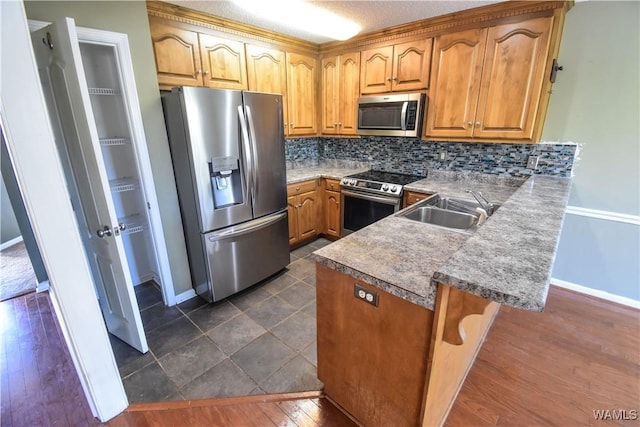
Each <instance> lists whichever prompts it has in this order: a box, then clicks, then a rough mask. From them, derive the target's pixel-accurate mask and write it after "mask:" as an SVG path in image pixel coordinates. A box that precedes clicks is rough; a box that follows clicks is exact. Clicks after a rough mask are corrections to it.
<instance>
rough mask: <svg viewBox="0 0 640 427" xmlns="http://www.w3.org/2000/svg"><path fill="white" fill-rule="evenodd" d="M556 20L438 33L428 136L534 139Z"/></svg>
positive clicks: (540, 19)
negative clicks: (552, 32) (552, 31)
mask: <svg viewBox="0 0 640 427" xmlns="http://www.w3.org/2000/svg"><path fill="white" fill-rule="evenodd" d="M553 19H554V18H553V17H552V16H549V17H543V18H536V19H531V20H526V21H522V22H517V23H511V24H504V25H497V26H494V27H490V28H485V29H474V30H467V31H461V32H457V33H453V34H443V35H441V36H438V37H436V40H435V48H434V70H433V74H432V79H431V94H430V98H431V102H430V104H429V107H428V109H427V125H426V126H425V131H424V136H425V137H428V138H433V137H445V138H468V139H470V138H482V139H493V140H496V139H508V140H531V139H533V136H534V131H535V125H536V119H537V117H536V115H537V113H538V110H539V103H540V100H541V99H542V87H543V84H544V80H545V78H546V73H545V68H546V63H547V57H548V55H549V51H550V44H551V43H550V40H551V29H552V26H553Z"/></svg>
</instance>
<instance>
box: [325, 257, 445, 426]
mask: <svg viewBox="0 0 640 427" xmlns="http://www.w3.org/2000/svg"><path fill="white" fill-rule="evenodd" d="M316 278H317V279H316V292H317V299H316V304H317V310H318V314H317V322H318V378H319V379H320V380H321V381H322V382H323V383H324V386H325V388H324V390H325V393H326V394H327V396H331V399H332V400H334V401H335V402H337V403H339V404H340V406H342V407H343V408H344V409H345V410H346V411H347V412H348V413H349V414H351V415H352V416H353V417H354V418H355V419H356V420H358V421H359V422H360V423H362V425H366V426H416V425H418V423H417V420H418V419H419V418H420V411H421V409H422V404H423V395H424V387H425V382H426V379H427V365H428V355H429V346H430V344H431V328H432V325H433V319H434V313H433V311H429V310H427V309H425V308H423V307H420V306H418V305H416V304H413V303H410V302H408V301H406V300H403V299H401V298H399V297H397V296H395V295H391V294H389V293H386V292H384V291H382V290H380V289H377V288H375V287H373V286H371V285H369V284H367V283H364V282H362V281H360V280H357V279H355V278H353V277H351V276H348V275H346V274H343V273H340V272H338V271H335V270H331V269H329V268H327V267H325V266H322V265H320V264H317V274H316ZM354 286H360V287H361V288H360V289H362V291H363V292H368V293H371V294H372V295H373V294H375V295H376V296H377V306H376V305H373V304H369V303H367V302H366V301H365V300H363V299H360V298H358V297H357V296H356V295H357V294H355V295H354Z"/></svg>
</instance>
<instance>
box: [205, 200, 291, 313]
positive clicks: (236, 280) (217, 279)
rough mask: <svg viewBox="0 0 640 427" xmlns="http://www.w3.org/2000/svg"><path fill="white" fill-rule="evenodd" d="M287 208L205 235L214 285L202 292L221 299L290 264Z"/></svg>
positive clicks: (208, 261)
mask: <svg viewBox="0 0 640 427" xmlns="http://www.w3.org/2000/svg"><path fill="white" fill-rule="evenodd" d="M288 230H289V228H288V223H287V211H283V212H279V213H276V214H272V215H268V216H265V217H262V218H259V219H256V220H253V221H249V222H246V223H243V224H240V225H237V226H233V227H229V228H225V229H223V230H218V231H214V232H211V233H207V234H205V235H204V236H203V239H204V247H205V248H206V262H207V269H208V273H209V279H210V280H209V283H210V288H209V289H208V290H206V291H205V292H202V291H201V290H198V289H196V290H198V293H199V294H200V295H201V296H202V297H203V298H205V299H207V300H209V301H220V300H222V299H224V298H226V297H228V296H230V295H233V294H235V293H236V292H239V291H241V290H243V289H246V288H248V287H249V286H251V285H254V284H256V283H258V282H259V281H261V280H263V279H265V278H267V277H269V276H271V275H272V274H274V273H277V272H278V271H280V270H282V269H283V268H284V267H286V266H287V265H288V264H289V259H290V258H289V239H288V236H289V231H288Z"/></svg>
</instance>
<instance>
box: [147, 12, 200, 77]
mask: <svg viewBox="0 0 640 427" xmlns="http://www.w3.org/2000/svg"><path fill="white" fill-rule="evenodd" d="M150 30H151V44H152V47H153V53H154V55H155V58H156V70H157V71H158V83H159V84H160V86H161V87H163V88H167V89H168V88H172V87H174V86H202V69H201V67H200V49H199V47H198V33H196V32H193V31H187V30H183V29H180V28H175V27H170V26H168V25H163V24H159V23H156V22H154V21H151V23H150Z"/></svg>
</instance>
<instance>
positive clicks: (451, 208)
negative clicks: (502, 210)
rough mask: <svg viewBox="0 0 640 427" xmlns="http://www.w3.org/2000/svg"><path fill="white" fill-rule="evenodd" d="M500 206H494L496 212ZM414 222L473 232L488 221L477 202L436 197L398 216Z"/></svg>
mask: <svg viewBox="0 0 640 427" xmlns="http://www.w3.org/2000/svg"><path fill="white" fill-rule="evenodd" d="M498 207H499V205H494V211H495V209H497V208H498ZM398 216H402V217H405V218H408V219H411V220H414V221H420V222H424V223H427V224H433V225H437V226H440V227H446V228H452V229H456V230H467V231H472V230H473V229H474V228H475V227H477V226H478V225H480V224H482V223H483V222H484V221H485V220H486V219H487V213H486V211H485V210H483V209H482V208H481V206H480V204H479V203H478V202H477V201H475V200H467V199H458V198H453V197H440V196H439V195H437V194H436V195H434V196H431V197H429V198H428V199H426V200H425V201H424V202H422V203H418V204H416V205H415V206H413V207H410V208H408V209H407V210H405V211H403V212H402V213H400V214H398Z"/></svg>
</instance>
